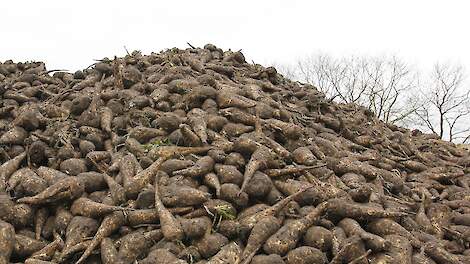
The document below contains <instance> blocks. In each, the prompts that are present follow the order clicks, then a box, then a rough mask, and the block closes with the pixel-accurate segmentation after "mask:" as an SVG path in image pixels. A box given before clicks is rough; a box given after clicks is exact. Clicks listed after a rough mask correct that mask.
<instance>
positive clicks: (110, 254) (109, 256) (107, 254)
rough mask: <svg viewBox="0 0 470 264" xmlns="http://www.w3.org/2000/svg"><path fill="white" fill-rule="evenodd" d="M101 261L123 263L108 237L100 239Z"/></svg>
mask: <svg viewBox="0 0 470 264" xmlns="http://www.w3.org/2000/svg"><path fill="white" fill-rule="evenodd" d="M100 253H101V261H102V262H103V264H112V263H116V264H123V263H124V262H123V261H122V260H121V259H120V257H119V255H118V251H117V249H116V248H115V247H114V244H113V241H112V240H111V239H110V238H105V239H103V241H101V246H100Z"/></svg>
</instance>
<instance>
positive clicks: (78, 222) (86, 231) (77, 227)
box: [63, 216, 98, 252]
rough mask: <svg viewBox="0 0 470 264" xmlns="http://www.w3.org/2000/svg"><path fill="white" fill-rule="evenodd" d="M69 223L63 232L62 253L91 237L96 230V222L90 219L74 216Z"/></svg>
mask: <svg viewBox="0 0 470 264" xmlns="http://www.w3.org/2000/svg"><path fill="white" fill-rule="evenodd" d="M69 222H70V224H69V225H68V226H67V229H66V231H65V245H64V249H63V252H65V251H67V250H68V249H69V248H70V247H73V246H75V245H77V244H79V243H80V242H81V241H83V240H84V239H85V238H87V237H90V236H93V235H94V233H95V232H96V230H98V222H97V221H96V220H95V219H92V218H88V217H84V216H75V217H73V218H72V219H71V220H70V221H69Z"/></svg>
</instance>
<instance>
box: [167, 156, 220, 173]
mask: <svg viewBox="0 0 470 264" xmlns="http://www.w3.org/2000/svg"><path fill="white" fill-rule="evenodd" d="M214 164H215V162H214V159H212V158H211V157H209V156H204V157H202V158H200V159H199V160H198V161H196V163H195V164H194V166H192V167H189V168H186V169H182V170H177V171H173V175H181V176H185V177H200V176H203V175H205V174H207V173H210V172H211V171H212V170H213V168H214Z"/></svg>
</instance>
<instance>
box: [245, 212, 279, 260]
mask: <svg viewBox="0 0 470 264" xmlns="http://www.w3.org/2000/svg"><path fill="white" fill-rule="evenodd" d="M280 227H281V224H280V220H279V219H277V218H276V217H274V216H268V217H266V218H263V219H261V220H260V221H259V222H258V223H257V224H256V225H255V226H254V227H253V229H252V230H251V233H250V236H249V237H248V240H247V242H246V246H245V249H244V250H243V253H242V254H241V257H240V259H241V264H249V263H250V262H251V259H252V258H253V257H254V256H255V254H256V252H257V251H258V250H259V249H260V248H261V247H262V246H263V244H264V242H266V240H267V239H268V238H269V237H270V236H271V235H273V234H274V233H275V232H277V230H279V228H280Z"/></svg>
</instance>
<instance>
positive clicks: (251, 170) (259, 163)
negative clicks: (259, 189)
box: [239, 146, 272, 194]
mask: <svg viewBox="0 0 470 264" xmlns="http://www.w3.org/2000/svg"><path fill="white" fill-rule="evenodd" d="M271 157H272V155H271V153H270V151H269V150H268V149H267V148H266V147H261V146H260V147H258V149H257V150H256V151H255V152H254V153H253V154H252V155H251V158H250V161H248V163H247V164H246V166H245V174H244V175H243V183H242V187H241V188H240V192H239V194H241V193H242V192H243V191H244V190H245V188H246V187H247V184H248V183H249V182H250V180H251V178H253V175H255V172H256V171H258V170H260V169H262V168H263V167H265V166H266V164H267V163H268V159H270V158H271Z"/></svg>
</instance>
